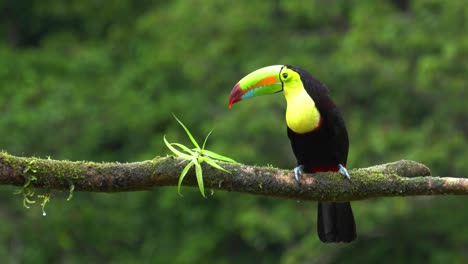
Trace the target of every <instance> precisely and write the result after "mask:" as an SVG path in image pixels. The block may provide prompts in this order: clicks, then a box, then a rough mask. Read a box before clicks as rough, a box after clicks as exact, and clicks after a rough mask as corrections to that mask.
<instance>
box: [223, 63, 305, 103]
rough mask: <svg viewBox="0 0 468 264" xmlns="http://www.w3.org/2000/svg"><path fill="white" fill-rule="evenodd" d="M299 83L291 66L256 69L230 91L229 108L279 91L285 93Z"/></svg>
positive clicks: (297, 76) (298, 78)
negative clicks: (237, 103)
mask: <svg viewBox="0 0 468 264" xmlns="http://www.w3.org/2000/svg"><path fill="white" fill-rule="evenodd" d="M300 81H301V77H300V75H299V73H298V72H297V71H296V70H295V67H293V66H285V65H272V66H267V67H263V68H261V69H258V70H256V71H254V72H252V73H250V74H248V75H247V76H245V77H244V78H242V79H241V80H240V81H239V82H238V83H237V84H236V85H235V86H234V88H233V89H232V91H231V95H230V96H229V108H230V107H231V106H232V105H233V104H235V103H236V102H239V101H240V100H243V99H246V98H250V97H254V96H257V95H263V94H273V93H277V92H281V91H283V90H284V91H285V93H287V92H288V91H289V90H290V89H294V87H296V85H294V84H296V83H297V82H300Z"/></svg>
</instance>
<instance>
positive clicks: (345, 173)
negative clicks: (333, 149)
mask: <svg viewBox="0 0 468 264" xmlns="http://www.w3.org/2000/svg"><path fill="white" fill-rule="evenodd" d="M338 167H339V168H340V169H339V170H338V172H339V173H340V174H341V175H343V176H345V177H346V178H347V179H348V180H351V176H349V173H348V170H347V169H346V168H345V167H344V166H343V165H341V164H338Z"/></svg>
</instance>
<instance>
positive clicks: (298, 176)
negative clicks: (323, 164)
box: [294, 165, 304, 183]
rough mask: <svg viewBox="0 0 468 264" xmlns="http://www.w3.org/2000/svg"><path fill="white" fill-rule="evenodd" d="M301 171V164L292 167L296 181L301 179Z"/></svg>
mask: <svg viewBox="0 0 468 264" xmlns="http://www.w3.org/2000/svg"><path fill="white" fill-rule="evenodd" d="M302 173H304V166H303V165H299V166H297V167H296V168H294V177H296V181H297V183H299V182H300V181H301V176H302Z"/></svg>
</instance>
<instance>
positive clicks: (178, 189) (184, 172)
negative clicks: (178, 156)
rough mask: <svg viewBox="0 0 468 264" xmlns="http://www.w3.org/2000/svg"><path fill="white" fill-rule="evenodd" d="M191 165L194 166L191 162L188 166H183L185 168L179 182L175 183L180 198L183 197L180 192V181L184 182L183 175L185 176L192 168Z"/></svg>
mask: <svg viewBox="0 0 468 264" xmlns="http://www.w3.org/2000/svg"><path fill="white" fill-rule="evenodd" d="M193 164H194V163H193V161H191V162H190V163H189V164H187V166H185V168H184V169H183V170H182V172H181V173H180V176H179V182H178V183H177V192H178V193H179V195H180V196H183V195H182V193H181V192H180V187H181V186H182V181H183V180H184V178H185V175H187V172H188V171H189V170H190V168H192V166H193Z"/></svg>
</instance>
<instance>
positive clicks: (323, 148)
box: [287, 65, 356, 242]
mask: <svg viewBox="0 0 468 264" xmlns="http://www.w3.org/2000/svg"><path fill="white" fill-rule="evenodd" d="M287 67H288V68H290V69H292V70H294V71H296V72H297V73H299V75H300V78H301V81H302V83H303V86H304V88H305V90H306V92H307V94H308V95H309V96H310V97H312V99H313V100H314V102H315V105H316V108H317V109H318V111H319V113H320V118H321V119H320V124H319V126H318V127H317V128H316V129H314V130H313V131H311V132H307V133H304V134H298V133H295V132H294V131H292V130H291V129H290V128H289V127H288V137H289V139H290V141H291V146H292V149H293V152H294V155H295V156H296V159H297V163H298V165H303V166H304V172H305V173H315V172H320V171H338V170H339V164H341V165H343V166H346V161H347V158H348V148H349V142H348V133H347V130H346V126H345V123H344V120H343V118H342V116H341V113H340V111H339V110H338V108H337V107H336V106H335V104H334V103H333V101H332V99H331V98H330V95H329V92H328V89H327V87H326V86H325V85H323V84H322V83H321V82H320V81H318V80H317V79H316V78H314V77H313V76H312V75H311V74H309V73H308V72H306V71H304V70H303V69H301V68H299V67H295V66H290V65H288V66H287ZM317 218H318V221H317V222H318V223H317V232H318V235H319V238H320V240H321V241H323V242H351V241H353V240H354V239H356V225H355V222H354V216H353V212H352V209H351V205H350V203H349V202H344V203H335V202H319V204H318V216H317Z"/></svg>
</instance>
